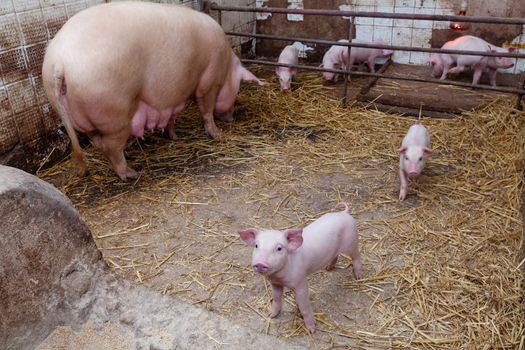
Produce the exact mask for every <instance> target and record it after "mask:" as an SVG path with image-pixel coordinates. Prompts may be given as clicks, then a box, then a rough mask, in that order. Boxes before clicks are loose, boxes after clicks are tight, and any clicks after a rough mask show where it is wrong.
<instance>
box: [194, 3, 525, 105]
mask: <svg viewBox="0 0 525 350" xmlns="http://www.w3.org/2000/svg"><path fill="white" fill-rule="evenodd" d="M203 9H204V10H205V11H206V12H209V11H210V10H213V11H218V20H219V23H221V20H222V15H221V13H222V11H235V12H257V13H281V14H300V15H317V16H339V17H340V16H344V17H347V18H348V19H349V28H348V38H347V39H348V42H339V41H332V40H323V39H312V38H301V37H290V36H282V35H268V34H252V33H239V32H226V34H227V35H230V36H239V37H251V38H256V39H270V40H283V41H299V42H305V43H315V44H321V45H327V46H329V45H338V46H347V47H348V50H349V51H350V50H351V49H352V47H365V48H380V49H391V50H396V51H412V52H429V53H453V54H461V55H475V56H489V57H510V58H514V59H518V58H525V54H516V53H498V52H485V51H465V50H446V49H441V48H420V47H412V46H396V45H383V44H373V43H352V42H351V40H352V38H353V36H354V33H353V30H354V25H353V24H354V21H355V18H356V17H369V18H389V19H410V20H425V21H453V22H461V23H464V22H472V23H491V24H505V25H525V18H502V17H482V16H455V15H427V14H407V13H386V12H362V11H340V10H321V9H287V8H286V9H285V8H276V7H268V8H254V7H242V6H219V5H218V4H216V3H214V2H211V3H210V2H207V1H204V2H203ZM348 55H349V56H350V52H349V53H348ZM242 62H244V63H256V64H262V65H270V66H282V67H295V68H299V69H303V70H313V71H322V72H332V73H339V74H343V75H344V76H345V79H344V87H343V100H342V104H343V106H346V105H347V92H348V80H349V79H351V76H370V77H374V78H375V79H376V80H377V79H379V78H385V79H392V80H405V81H415V82H429V83H436V84H445V85H454V86H462V87H470V88H475V89H483V90H491V91H499V92H506V93H515V94H516V95H517V102H516V107H517V108H521V99H522V98H523V96H524V95H525V72H522V74H521V77H520V79H519V85H518V86H517V87H500V86H489V85H481V84H469V83H463V82H457V81H451V80H440V79H430V78H416V77H409V76H397V75H388V74H383V73H382V72H379V73H368V72H358V71H352V70H351V69H352V67H351V66H350V65H348V67H347V70H339V69H326V68H320V67H315V66H308V65H299V64H297V65H293V64H283V63H277V62H272V61H266V60H252V59H243V60H242ZM387 62H388V61H387ZM347 78H348V79H347Z"/></svg>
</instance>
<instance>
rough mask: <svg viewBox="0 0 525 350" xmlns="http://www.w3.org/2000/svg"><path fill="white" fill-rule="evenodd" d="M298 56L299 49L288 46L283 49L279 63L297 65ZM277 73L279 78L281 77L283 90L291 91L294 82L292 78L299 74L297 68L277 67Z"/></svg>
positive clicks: (280, 81) (280, 82)
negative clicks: (291, 84)
mask: <svg viewBox="0 0 525 350" xmlns="http://www.w3.org/2000/svg"><path fill="white" fill-rule="evenodd" d="M298 55H299V49H298V48H296V47H295V46H292V45H288V46H286V47H285V48H284V49H283V51H282V52H281V54H280V55H279V63H286V64H297V62H298V58H297V57H298ZM275 73H277V76H278V77H279V84H280V85H281V90H283V91H288V90H290V83H291V82H292V78H293V77H294V76H295V74H296V73H297V68H295V67H277V68H275Z"/></svg>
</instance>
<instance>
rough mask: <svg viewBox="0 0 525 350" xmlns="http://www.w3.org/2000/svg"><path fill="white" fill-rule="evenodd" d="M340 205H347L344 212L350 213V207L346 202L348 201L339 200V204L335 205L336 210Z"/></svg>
mask: <svg viewBox="0 0 525 350" xmlns="http://www.w3.org/2000/svg"><path fill="white" fill-rule="evenodd" d="M340 206H344V207H345V210H344V212H345V213H348V210H349V209H348V204H346V202H339V203H337V204H336V205H335V207H334V210H336V209H337V208H338V207H340Z"/></svg>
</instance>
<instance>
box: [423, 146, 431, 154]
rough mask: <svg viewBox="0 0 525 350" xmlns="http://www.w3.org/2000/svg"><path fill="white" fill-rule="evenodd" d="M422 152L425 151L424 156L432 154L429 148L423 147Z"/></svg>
mask: <svg viewBox="0 0 525 350" xmlns="http://www.w3.org/2000/svg"><path fill="white" fill-rule="evenodd" d="M423 153H425V156H430V155H431V154H432V150H431V149H430V148H427V147H425V148H423Z"/></svg>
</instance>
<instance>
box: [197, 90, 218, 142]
mask: <svg viewBox="0 0 525 350" xmlns="http://www.w3.org/2000/svg"><path fill="white" fill-rule="evenodd" d="M217 93H218V89H217V88H213V89H211V90H209V91H207V92H206V93H203V94H200V93H198V92H197V94H196V100H197V104H198V105H199V110H200V112H201V114H202V119H203V121H204V130H206V132H207V133H208V135H210V136H211V137H212V138H214V139H216V138H220V137H221V135H222V133H221V131H220V130H219V128H217V125H215V120H214V119H213V110H214V108H215V101H216V99H217Z"/></svg>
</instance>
